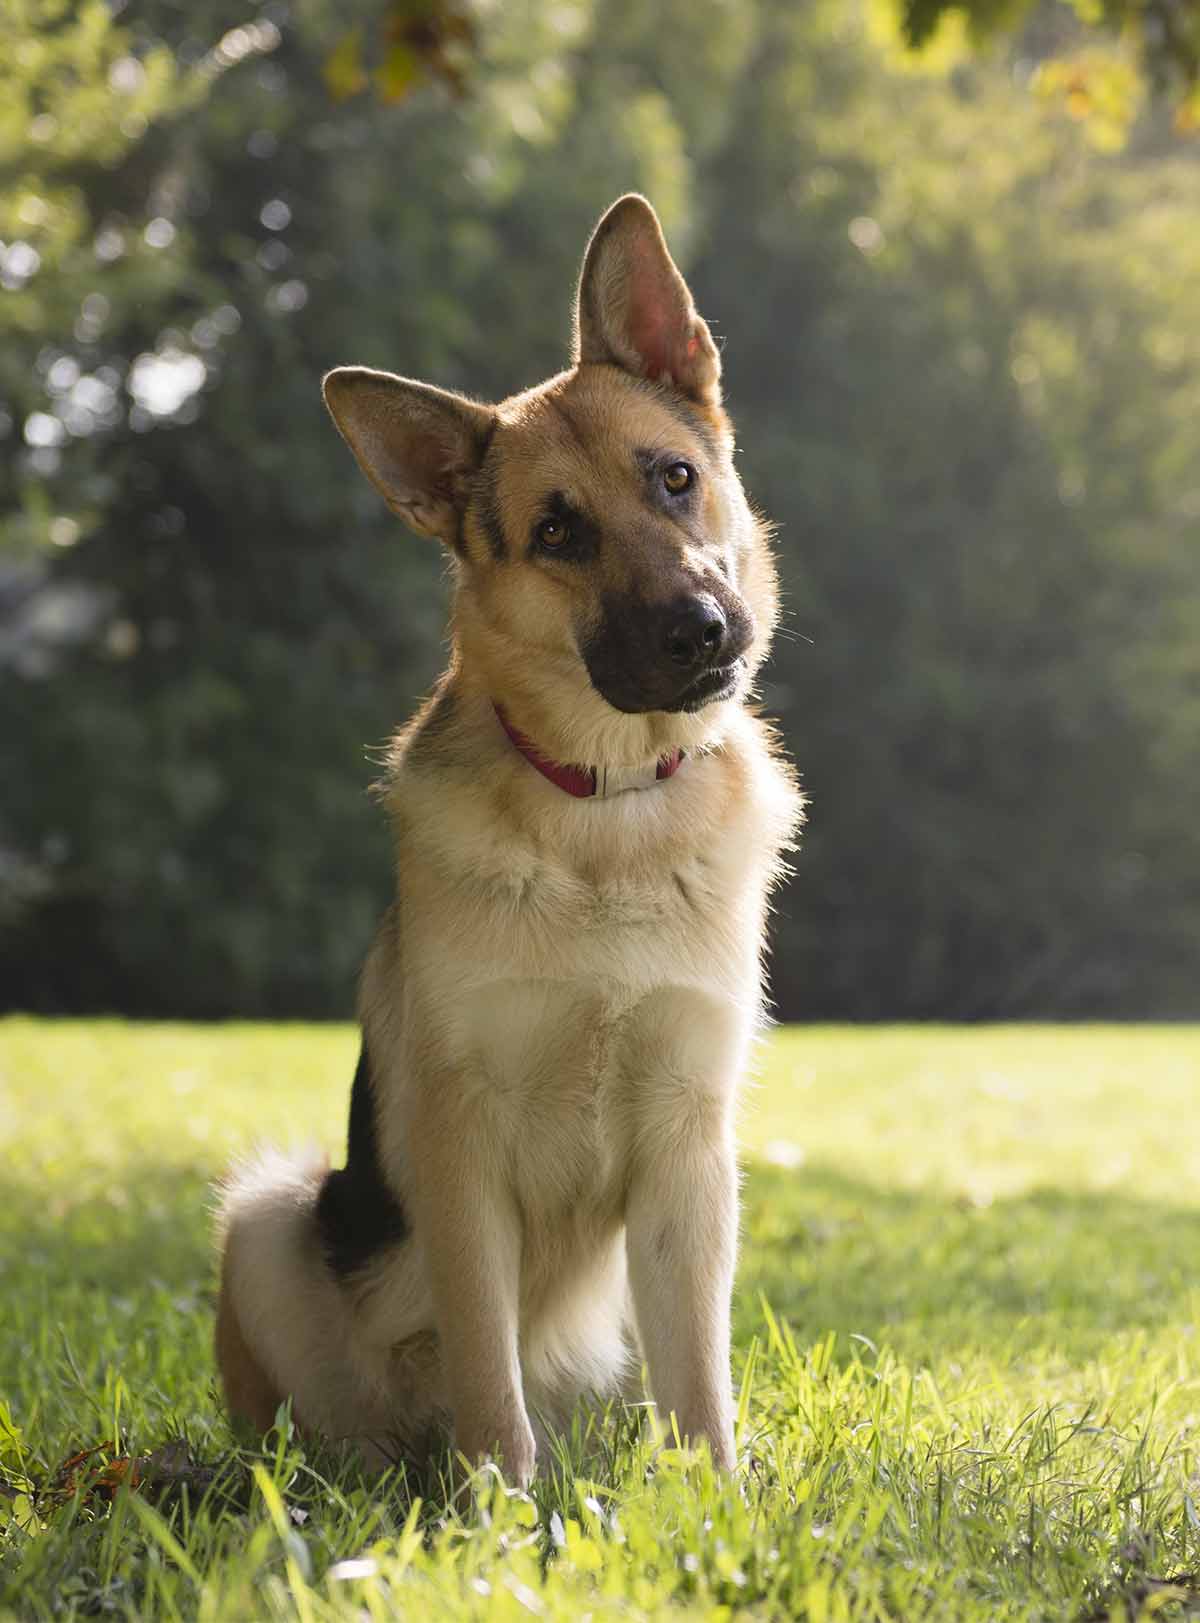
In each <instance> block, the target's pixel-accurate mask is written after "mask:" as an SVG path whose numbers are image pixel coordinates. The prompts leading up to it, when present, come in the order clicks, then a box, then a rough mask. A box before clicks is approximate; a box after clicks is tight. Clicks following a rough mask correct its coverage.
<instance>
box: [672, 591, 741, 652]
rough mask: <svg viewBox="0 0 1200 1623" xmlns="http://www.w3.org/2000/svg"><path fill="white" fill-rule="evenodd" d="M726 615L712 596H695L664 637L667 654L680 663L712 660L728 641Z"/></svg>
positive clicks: (677, 613)
mask: <svg viewBox="0 0 1200 1623" xmlns="http://www.w3.org/2000/svg"><path fill="white" fill-rule="evenodd" d="M725 631H726V626H725V616H724V615H723V614H722V613H721V611H720V609H719V608H718V607H717V606H716V604H715V603H714V602H713V601H712V599H711V598H709V599H707V600H706V599H704V598H693V599H692V601H691V602H690V603H688V604H687V605H686V606H685V607H684V608H683V609H682V612H680V611H678V610H677V611H676V614H675V616H674V618H673V619H672V620H671V622H670V624H669V625H668V626H667V629H666V635H665V636H664V637H663V647H664V649H665V650H666V653H667V657H668V658H669V659H670V660H672V661H673V663H674V664H676V665H700V664H711V663H712V661H713V660H714V659H715V658H716V655H717V652H718V650H719V649H720V648H721V646H722V645H723V643H724V641H725Z"/></svg>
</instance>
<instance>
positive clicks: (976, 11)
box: [900, 0, 1200, 106]
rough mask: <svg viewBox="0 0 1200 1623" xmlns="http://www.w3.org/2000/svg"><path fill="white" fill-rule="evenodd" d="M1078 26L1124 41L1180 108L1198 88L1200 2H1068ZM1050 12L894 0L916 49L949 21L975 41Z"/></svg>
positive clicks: (1032, 6)
mask: <svg viewBox="0 0 1200 1623" xmlns="http://www.w3.org/2000/svg"><path fill="white" fill-rule="evenodd" d="M1071 4H1072V7H1073V9H1074V11H1075V14H1076V16H1077V18H1078V19H1079V21H1080V22H1081V23H1082V24H1084V25H1086V26H1087V27H1088V28H1089V29H1099V30H1102V31H1104V32H1105V33H1107V34H1109V35H1110V36H1112V37H1114V38H1117V39H1121V40H1123V41H1125V42H1126V43H1127V44H1128V45H1129V47H1130V49H1131V50H1133V51H1134V52H1135V53H1136V55H1137V56H1138V58H1139V60H1140V62H1141V65H1142V68H1143V71H1144V72H1145V74H1146V77H1147V78H1148V79H1149V81H1150V82H1151V83H1152V84H1153V85H1154V86H1155V88H1156V89H1159V90H1169V91H1170V92H1171V93H1172V94H1173V95H1174V96H1175V97H1176V98H1177V99H1178V100H1180V101H1181V102H1182V103H1184V104H1185V105H1189V106H1190V105H1192V104H1193V103H1194V97H1195V92H1196V90H1197V87H1198V86H1200V3H1197V0H1071ZM1050 9H1051V8H1050V7H1048V6H1047V5H1046V4H1045V0H900V12H901V20H902V26H903V29H904V34H905V37H906V39H907V40H908V43H909V45H910V46H911V47H912V48H913V49H914V50H922V49H924V48H925V47H926V46H928V45H929V44H930V42H931V41H932V40H933V39H935V37H936V36H937V34H938V32H939V30H940V29H941V28H942V27H943V26H944V25H945V24H946V23H947V22H949V23H950V24H951V26H954V25H955V24H956V23H958V22H959V21H963V22H965V23H966V25H967V27H968V29H969V30H970V32H971V33H972V34H973V35H974V37H975V38H976V39H977V40H985V39H987V38H989V37H990V36H992V35H994V34H996V33H997V32H999V31H1001V30H1006V29H1007V30H1013V29H1018V28H1019V27H1020V26H1021V25H1023V24H1026V23H1028V22H1029V21H1030V19H1035V20H1036V19H1037V18H1038V16H1039V13H1041V14H1043V15H1044V14H1046V13H1047V12H1049V11H1050Z"/></svg>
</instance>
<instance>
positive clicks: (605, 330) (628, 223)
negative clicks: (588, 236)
mask: <svg viewBox="0 0 1200 1623" xmlns="http://www.w3.org/2000/svg"><path fill="white" fill-rule="evenodd" d="M575 361H576V363H577V364H582V365H586V364H587V363H588V362H590V361H606V362H608V363H609V364H611V365H616V366H621V367H624V369H625V370H626V371H627V372H632V373H634V375H635V376H637V377H645V378H661V379H662V381H663V382H665V383H671V384H674V386H675V387H676V388H677V389H680V390H681V391H682V392H683V393H684V394H686V395H690V396H691V397H692V399H694V400H697V401H699V402H701V403H702V404H704V405H718V404H719V403H720V399H721V359H720V356H719V355H718V354H717V347H716V345H715V344H714V343H713V339H712V334H711V333H710V332H709V330H708V327H707V326H706V324H705V322H704V321H703V319H702V318H701V317H700V316H699V315H698V314H697V312H696V306H695V304H694V303H693V302H692V295H691V293H690V292H689V290H688V285H687V283H686V282H685V281H684V279H683V277H682V276H681V275H680V274H679V270H678V267H677V266H676V264H675V261H674V260H673V259H672V258H671V255H670V252H669V251H668V248H667V243H666V239H665V238H664V236H663V233H662V227H661V226H660V225H659V223H658V215H657V214H655V212H654V210H653V208H651V206H650V204H649V203H648V202H647V201H646V199H645V198H644V197H640V196H638V194H637V193H636V192H630V193H629V195H628V196H627V197H622V198H619V199H618V200H617V202H615V203H614V204H613V206H612V207H611V208H610V209H609V211H608V213H607V214H605V215H604V217H603V219H602V220H601V221H600V223H599V225H598V226H597V227H596V229H595V231H594V232H593V233H592V240H591V241H590V242H589V243H588V247H587V253H586V254H585V255H584V260H583V271H582V273H581V275H580V278H579V294H578V297H577V300H576V305H575Z"/></svg>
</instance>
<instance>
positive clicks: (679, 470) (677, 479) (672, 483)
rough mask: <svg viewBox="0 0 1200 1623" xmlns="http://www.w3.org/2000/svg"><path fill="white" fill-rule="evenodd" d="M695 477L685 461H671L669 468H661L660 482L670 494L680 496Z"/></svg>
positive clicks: (689, 486) (688, 487)
mask: <svg viewBox="0 0 1200 1623" xmlns="http://www.w3.org/2000/svg"><path fill="white" fill-rule="evenodd" d="M695 477H696V476H695V474H694V473H693V472H692V470H691V468H689V467H688V465H687V463H686V462H672V463H671V465H670V467H669V468H664V469H663V476H662V482H663V484H664V485H666V487H667V489H668V490H669V491H670V492H671V494H672V496H682V495H683V493H684V491H685V490H689V489H690V488H691V484H692V481H693V479H695Z"/></svg>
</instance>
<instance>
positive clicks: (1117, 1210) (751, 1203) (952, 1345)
mask: <svg viewBox="0 0 1200 1623" xmlns="http://www.w3.org/2000/svg"><path fill="white" fill-rule="evenodd" d="M1197 1290H1200V1211H1198V1210H1197V1209H1196V1208H1194V1207H1185V1206H1175V1205H1170V1204H1166V1203H1162V1202H1158V1201H1144V1200H1140V1199H1138V1198H1136V1197H1135V1196H1133V1195H1131V1194H1129V1193H1128V1192H1126V1191H1114V1192H1099V1193H1097V1192H1091V1193H1088V1192H1079V1191H1066V1190H1060V1189H1053V1188H1043V1189H1037V1190H1034V1191H1031V1192H1029V1193H1027V1194H1022V1195H1019V1196H1015V1197H1012V1198H1008V1199H997V1200H996V1201H994V1202H993V1203H992V1204H990V1205H984V1206H974V1205H972V1204H971V1203H969V1202H967V1201H965V1200H961V1199H956V1198H954V1197H951V1196H947V1195H946V1194H944V1193H942V1192H940V1191H939V1192H931V1191H929V1190H924V1189H914V1190H898V1189H895V1188H879V1187H877V1186H875V1185H872V1184H870V1183H867V1182H864V1181H862V1180H859V1179H855V1178H850V1177H847V1176H846V1175H845V1174H843V1173H842V1172H840V1171H838V1170H837V1169H836V1168H834V1167H830V1166H825V1165H820V1164H817V1165H811V1166H807V1165H806V1166H803V1167H800V1168H798V1169H797V1170H796V1171H794V1172H791V1171H788V1172H784V1171H781V1170H779V1169H777V1168H774V1167H769V1166H764V1165H762V1164H761V1163H752V1164H751V1165H750V1166H749V1167H748V1169H747V1178H746V1185H745V1192H744V1215H743V1223H742V1257H741V1265H740V1269H739V1275H738V1290H737V1302H736V1327H737V1333H738V1335H739V1337H740V1338H742V1339H744V1338H745V1337H746V1336H748V1335H750V1334H751V1333H753V1331H754V1330H755V1329H757V1328H758V1326H759V1324H760V1322H761V1311H760V1307H759V1296H760V1294H761V1295H764V1296H766V1298H767V1300H768V1301H769V1302H770V1304H771V1307H772V1309H773V1310H774V1312H775V1313H776V1314H777V1315H779V1316H781V1317H783V1318H786V1319H787V1320H788V1321H789V1322H790V1323H791V1325H792V1327H793V1329H794V1330H795V1332H796V1335H797V1339H798V1340H799V1341H800V1343H801V1344H802V1345H803V1344H804V1343H806V1342H808V1341H810V1340H813V1339H815V1338H817V1337H819V1336H821V1335H823V1334H825V1333H826V1332H828V1331H830V1330H835V1331H837V1332H838V1334H839V1337H840V1338H842V1340H843V1346H844V1338H845V1337H846V1336H848V1335H850V1334H858V1335H863V1336H867V1337H869V1338H870V1339H871V1340H872V1341H873V1342H876V1343H878V1344H883V1343H887V1344H888V1345H890V1346H892V1347H894V1348H895V1349H896V1351H897V1352H901V1353H903V1354H904V1355H905V1356H907V1357H909V1358H915V1359H919V1360H922V1361H932V1360H934V1359H937V1358H939V1357H947V1356H950V1357H953V1356H956V1355H958V1354H959V1353H962V1352H965V1351H967V1350H968V1349H970V1348H974V1347H982V1348H984V1349H986V1350H991V1351H993V1352H995V1351H999V1350H1001V1349H1003V1348H1005V1347H1007V1346H1009V1344H1010V1343H1012V1342H1013V1341H1014V1340H1016V1341H1019V1343H1020V1344H1021V1346H1023V1347H1029V1348H1034V1347H1041V1348H1050V1347H1053V1348H1055V1349H1056V1350H1057V1351H1059V1352H1061V1353H1062V1354H1063V1355H1064V1356H1066V1357H1068V1358H1071V1359H1073V1360H1074V1359H1080V1358H1086V1357H1088V1356H1090V1355H1092V1354H1093V1353H1094V1352H1095V1351H1096V1350H1097V1349H1098V1348H1099V1346H1100V1345H1101V1344H1102V1343H1103V1342H1104V1341H1105V1340H1106V1339H1107V1338H1108V1337H1110V1336H1111V1335H1113V1334H1114V1333H1118V1332H1121V1331H1134V1330H1139V1329H1144V1330H1155V1329H1161V1328H1165V1327H1167V1326H1169V1325H1171V1324H1177V1323H1180V1322H1181V1320H1182V1319H1183V1318H1184V1317H1185V1315H1187V1313H1188V1302H1189V1294H1190V1293H1192V1292H1196V1291H1197Z"/></svg>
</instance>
